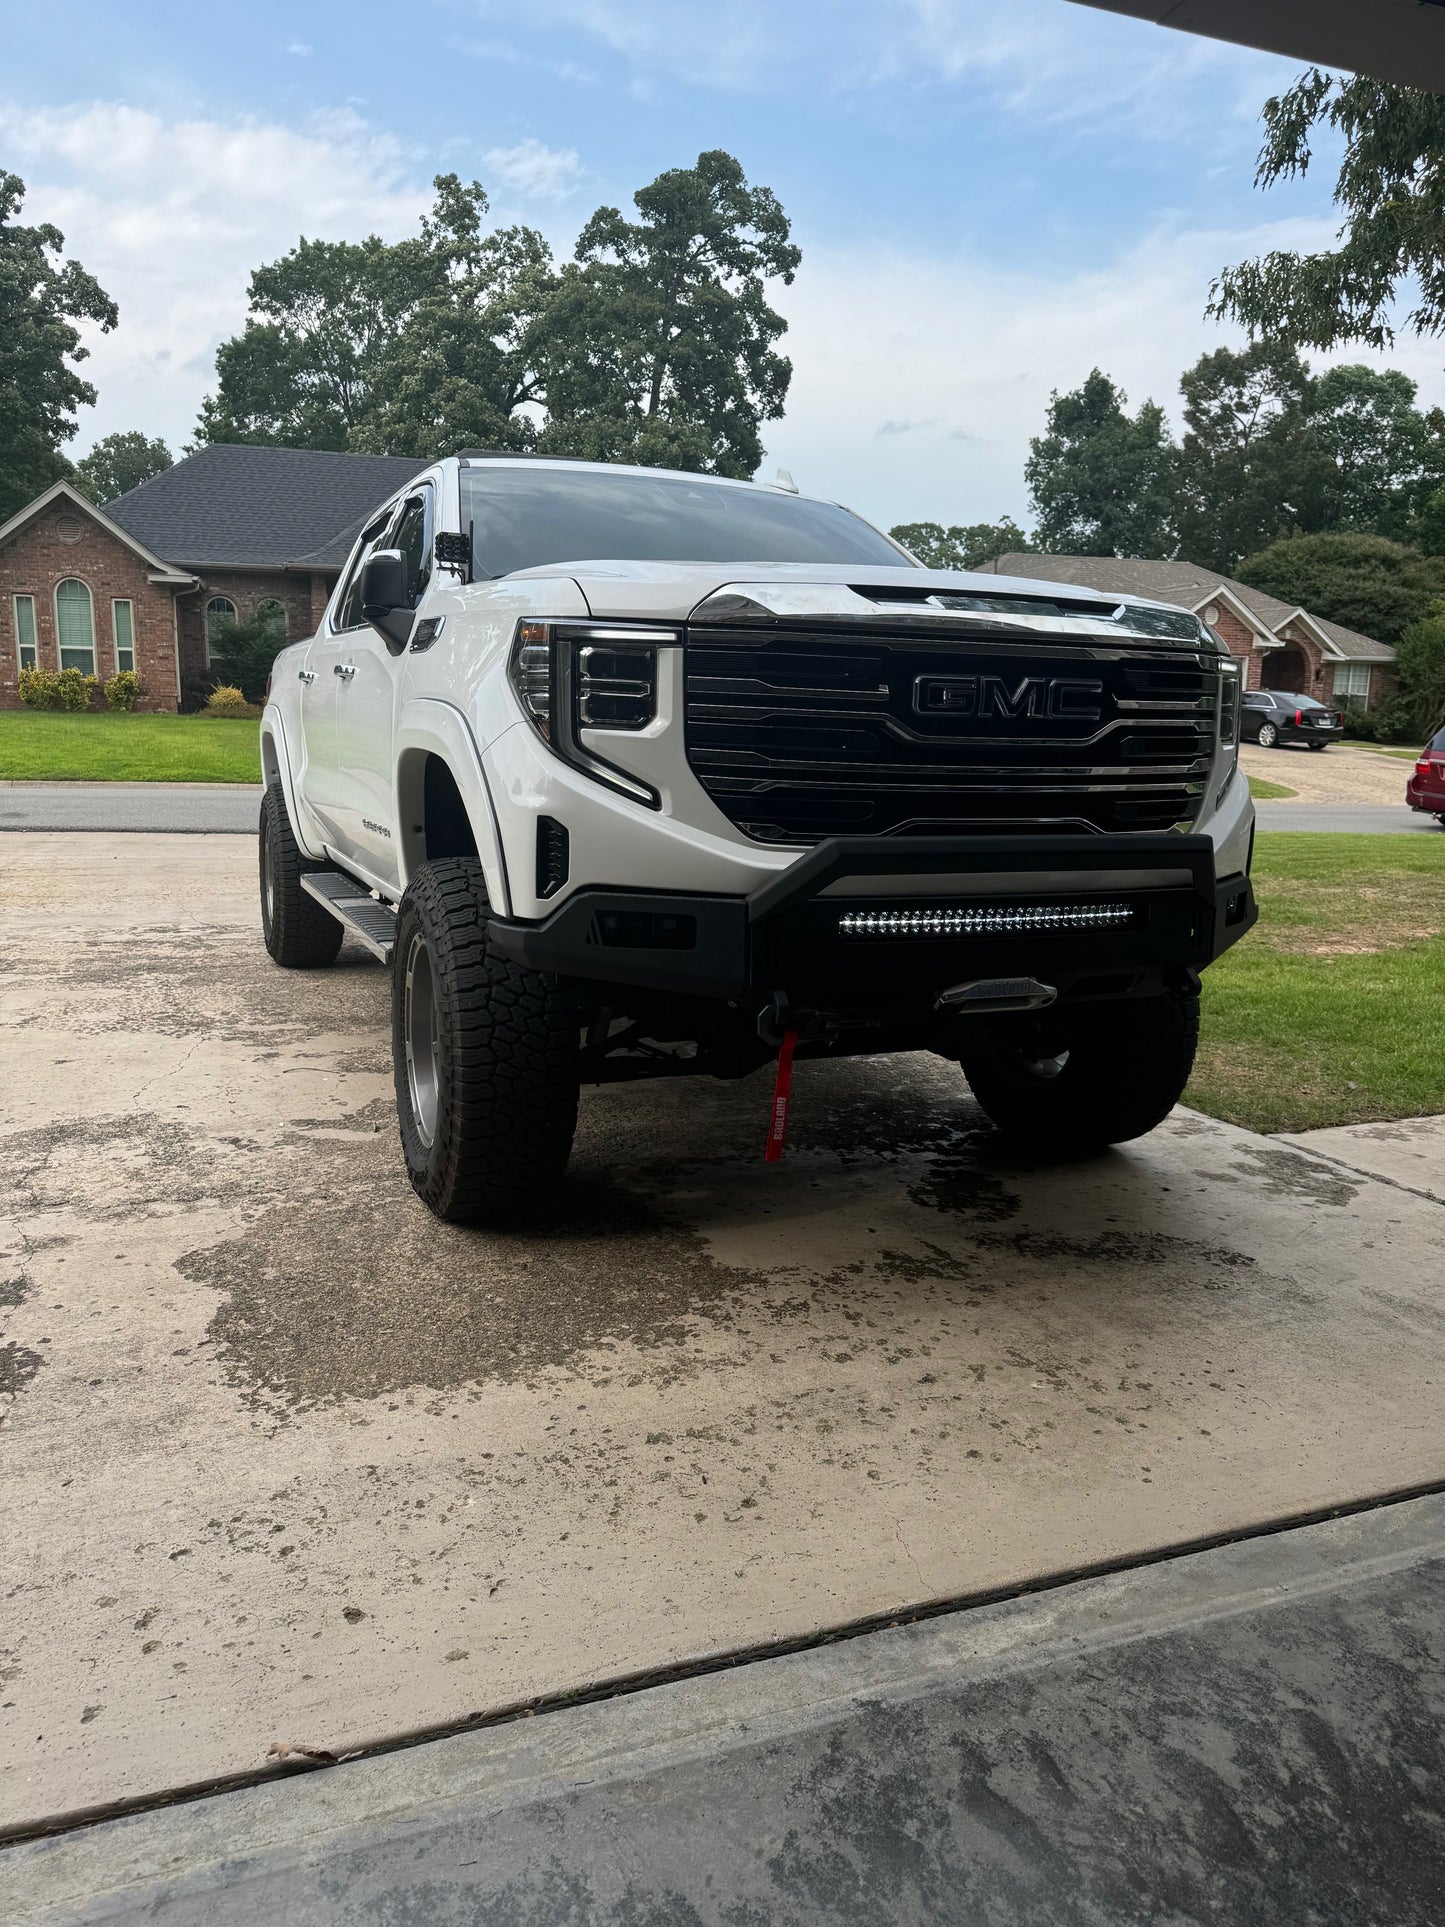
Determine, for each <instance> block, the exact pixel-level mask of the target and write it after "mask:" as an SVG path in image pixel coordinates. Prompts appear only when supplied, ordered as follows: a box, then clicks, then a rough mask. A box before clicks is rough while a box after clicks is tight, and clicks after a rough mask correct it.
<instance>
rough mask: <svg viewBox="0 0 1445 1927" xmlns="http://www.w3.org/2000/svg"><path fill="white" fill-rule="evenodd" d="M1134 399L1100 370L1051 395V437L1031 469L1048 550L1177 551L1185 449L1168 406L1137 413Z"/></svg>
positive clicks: (1035, 449)
mask: <svg viewBox="0 0 1445 1927" xmlns="http://www.w3.org/2000/svg"><path fill="white" fill-rule="evenodd" d="M1127 401H1128V397H1127V396H1126V395H1125V394H1123V392H1122V391H1121V390H1120V389H1118V388H1116V387H1115V386H1114V384H1113V382H1112V381H1110V379H1109V377H1108V376H1107V375H1105V374H1103V373H1101V371H1100V370H1099V369H1097V368H1095V369H1094V370H1093V371H1092V372H1091V373H1090V375H1089V378H1088V380H1087V381H1086V382H1085V383H1084V385H1083V387H1082V388H1078V389H1076V390H1075V391H1074V392H1073V393H1072V394H1068V395H1061V394H1059V393H1058V392H1057V390H1056V391H1055V392H1054V393H1053V394H1052V395H1051V396H1050V397H1049V413H1048V420H1047V430H1046V433H1044V434H1043V435H1041V436H1036V437H1035V438H1034V440H1033V441H1032V442H1030V444H1029V449H1030V454H1029V458H1028V461H1027V462H1026V463H1025V464H1024V477H1025V480H1026V481H1027V482H1028V485H1029V493H1030V495H1031V497H1032V499H1033V504H1034V507H1035V509H1036V510H1037V511H1038V518H1039V522H1038V527H1037V529H1036V530H1035V531H1034V540H1035V542H1036V543H1037V545H1038V547H1039V548H1040V549H1042V550H1044V551H1045V552H1048V551H1056V552H1061V553H1063V554H1074V555H1141V556H1155V557H1157V556H1164V555H1169V554H1171V553H1172V551H1173V548H1174V535H1173V509H1174V502H1173V487H1174V469H1175V463H1176V459H1177V451H1176V450H1175V448H1174V445H1173V443H1172V441H1171V440H1170V438H1169V434H1168V431H1167V428H1166V426H1165V421H1164V411H1163V409H1162V408H1160V407H1158V406H1157V405H1156V404H1155V403H1154V402H1152V401H1146V402H1145V403H1144V404H1143V405H1142V407H1141V408H1140V410H1139V412H1138V414H1137V415H1134V416H1130V415H1128V414H1126V412H1125V405H1126V403H1127Z"/></svg>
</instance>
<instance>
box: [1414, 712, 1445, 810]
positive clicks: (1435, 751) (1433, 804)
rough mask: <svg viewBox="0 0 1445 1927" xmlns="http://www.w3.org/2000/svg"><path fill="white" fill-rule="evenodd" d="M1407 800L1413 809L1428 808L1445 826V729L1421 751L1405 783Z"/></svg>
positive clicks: (1434, 736)
mask: <svg viewBox="0 0 1445 1927" xmlns="http://www.w3.org/2000/svg"><path fill="white" fill-rule="evenodd" d="M1405 801H1406V802H1407V803H1408V804H1409V805H1410V808H1411V809H1412V810H1428V811H1429V813H1430V815H1431V816H1438V817H1439V819H1440V822H1441V824H1442V826H1445V729H1438V730H1436V732H1435V734H1434V735H1433V736H1432V737H1431V738H1430V740H1429V742H1428V743H1426V745H1425V747H1424V748H1423V749H1422V750H1421V751H1420V760H1419V762H1418V763H1417V764H1416V765H1415V767H1414V770H1413V771H1412V772H1411V775H1410V780H1409V782H1408V783H1406V785H1405Z"/></svg>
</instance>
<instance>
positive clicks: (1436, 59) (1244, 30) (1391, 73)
mask: <svg viewBox="0 0 1445 1927" xmlns="http://www.w3.org/2000/svg"><path fill="white" fill-rule="evenodd" d="M1081 4H1083V5H1085V6H1093V7H1102V8H1105V9H1107V10H1108V11H1109V12H1110V13H1128V14H1132V15H1133V16H1134V18H1135V19H1136V20H1152V21H1154V22H1155V23H1156V24H1157V25H1159V26H1161V27H1178V28H1180V29H1181V30H1182V31H1183V32H1185V33H1198V34H1204V35H1206V36H1207V37H1208V38H1209V39H1211V40H1233V41H1236V42H1238V44H1239V45H1240V46H1244V47H1262V48H1264V49H1265V50H1266V51H1267V52H1269V53H1276V54H1288V55H1291V56H1293V57H1294V58H1295V59H1297V60H1299V61H1301V62H1308V63H1309V64H1311V65H1313V66H1319V67H1341V68H1344V69H1345V70H1346V71H1347V72H1350V73H1357V74H1369V75H1371V76H1373V78H1374V79H1376V80H1395V81H1401V82H1403V83H1404V85H1406V86H1407V87H1423V88H1426V89H1428V90H1429V91H1431V92H1433V93H1441V92H1445V0H1081Z"/></svg>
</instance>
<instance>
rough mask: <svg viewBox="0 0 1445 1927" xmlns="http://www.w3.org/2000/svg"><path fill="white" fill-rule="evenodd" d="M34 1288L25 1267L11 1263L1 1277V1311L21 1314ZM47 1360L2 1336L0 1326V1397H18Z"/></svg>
mask: <svg viewBox="0 0 1445 1927" xmlns="http://www.w3.org/2000/svg"><path fill="white" fill-rule="evenodd" d="M32 1289H33V1287H32V1285H31V1282H30V1274H29V1273H28V1272H27V1271H26V1270H25V1268H24V1266H23V1265H19V1264H12V1265H11V1266H10V1267H9V1268H8V1269H7V1271H6V1273H5V1275H4V1276H3V1277H0V1311H18V1310H19V1309H20V1307H21V1306H22V1305H23V1304H24V1303H25V1301H26V1299H27V1298H28V1297H29V1296H30V1294H31V1291H32ZM44 1363H45V1359H44V1358H43V1356H42V1355H41V1354H40V1353H39V1352H38V1351H35V1350H33V1349H32V1348H31V1347H30V1346H29V1345H22V1344H21V1343H20V1342H19V1340H18V1339H13V1338H8V1337H5V1336H3V1327H0V1398H11V1399H13V1398H17V1397H18V1396H19V1395H20V1393H21V1392H23V1391H24V1390H25V1388H26V1387H27V1386H28V1385H29V1384H31V1383H32V1381H33V1380H34V1379H35V1377H36V1375H37V1373H38V1372H39V1370H40V1368H41V1366H42V1365H43V1364H44Z"/></svg>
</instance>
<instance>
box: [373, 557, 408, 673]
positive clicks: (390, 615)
mask: <svg viewBox="0 0 1445 1927" xmlns="http://www.w3.org/2000/svg"><path fill="white" fill-rule="evenodd" d="M361 613H362V614H363V615H364V616H365V617H366V620H367V621H368V622H369V623H370V624H371V626H372V628H373V629H376V630H379V631H380V633H381V635H382V636H383V637H384V638H385V641H386V645H387V647H388V648H389V649H391V650H393V651H397V650H401V649H405V647H406V644H407V638H408V636H410V634H411V625H412V617H413V614H414V613H415V612H414V611H413V609H412V606H411V599H410V597H409V596H408V595H407V592H406V560H405V558H404V556H403V555H402V553H401V550H400V549H377V550H375V551H374V552H373V553H372V554H371V555H369V556H368V557H367V558H366V560H365V562H363V563H362V565H361Z"/></svg>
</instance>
